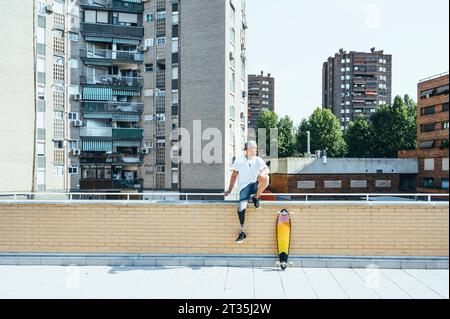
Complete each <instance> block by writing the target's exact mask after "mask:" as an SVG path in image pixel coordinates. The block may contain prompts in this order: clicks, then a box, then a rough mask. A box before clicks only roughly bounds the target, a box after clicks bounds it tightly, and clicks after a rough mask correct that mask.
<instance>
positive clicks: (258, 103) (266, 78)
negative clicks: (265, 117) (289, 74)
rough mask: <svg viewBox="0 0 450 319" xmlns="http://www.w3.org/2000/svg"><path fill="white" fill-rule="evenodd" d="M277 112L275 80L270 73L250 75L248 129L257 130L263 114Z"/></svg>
mask: <svg viewBox="0 0 450 319" xmlns="http://www.w3.org/2000/svg"><path fill="white" fill-rule="evenodd" d="M263 111H272V112H275V78H273V77H272V75H271V74H270V73H268V74H267V75H264V72H263V71H262V72H261V74H259V75H256V74H249V75H248V127H249V128H252V129H257V121H258V117H259V116H260V114H261V112H263Z"/></svg>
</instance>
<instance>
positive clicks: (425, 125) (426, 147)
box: [399, 72, 449, 193]
mask: <svg viewBox="0 0 450 319" xmlns="http://www.w3.org/2000/svg"><path fill="white" fill-rule="evenodd" d="M448 94H449V75H448V72H447V73H446V74H440V75H437V76H434V77H431V78H427V79H424V80H422V81H420V82H419V84H418V103H417V104H418V110H417V150H414V151H401V152H399V157H400V158H408V157H416V158H417V159H418V162H419V176H418V179H417V191H418V192H423V193H448V189H449V180H448V171H449V154H448V147H449V146H448V140H449V135H448V134H449V110H448V108H449V96H448Z"/></svg>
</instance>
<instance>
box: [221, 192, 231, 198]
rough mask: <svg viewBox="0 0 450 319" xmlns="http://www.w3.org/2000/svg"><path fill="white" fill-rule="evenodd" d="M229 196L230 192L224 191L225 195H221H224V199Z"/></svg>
mask: <svg viewBox="0 0 450 319" xmlns="http://www.w3.org/2000/svg"><path fill="white" fill-rule="evenodd" d="M230 194H231V192H230V191H226V192H225V193H223V195H224V196H225V197H228V196H230Z"/></svg>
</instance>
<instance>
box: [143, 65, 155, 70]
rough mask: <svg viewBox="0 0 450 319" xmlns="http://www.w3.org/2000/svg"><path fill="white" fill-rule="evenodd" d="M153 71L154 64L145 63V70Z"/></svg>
mask: <svg viewBox="0 0 450 319" xmlns="http://www.w3.org/2000/svg"><path fill="white" fill-rule="evenodd" d="M153 71H154V68H153V64H146V65H145V72H153Z"/></svg>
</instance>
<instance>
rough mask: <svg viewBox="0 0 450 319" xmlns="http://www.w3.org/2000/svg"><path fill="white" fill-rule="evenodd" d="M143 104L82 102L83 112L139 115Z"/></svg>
mask: <svg viewBox="0 0 450 319" xmlns="http://www.w3.org/2000/svg"><path fill="white" fill-rule="evenodd" d="M143 109H144V103H140V102H83V104H82V106H81V110H82V111H83V112H132V113H141V112H142V110H143Z"/></svg>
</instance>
